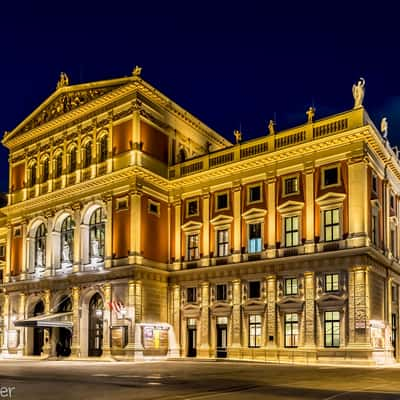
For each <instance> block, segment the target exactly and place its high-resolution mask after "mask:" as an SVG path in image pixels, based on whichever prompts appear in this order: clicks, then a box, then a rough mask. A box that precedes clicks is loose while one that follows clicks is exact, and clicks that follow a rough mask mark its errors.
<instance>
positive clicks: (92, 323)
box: [88, 293, 104, 357]
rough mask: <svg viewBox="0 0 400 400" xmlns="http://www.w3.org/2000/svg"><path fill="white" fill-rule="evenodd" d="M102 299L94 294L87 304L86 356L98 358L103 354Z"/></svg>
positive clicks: (97, 294)
mask: <svg viewBox="0 0 400 400" xmlns="http://www.w3.org/2000/svg"><path fill="white" fill-rule="evenodd" d="M103 308H104V304H103V299H102V298H101V296H100V295H99V293H96V294H94V295H93V296H92V298H91V299H90V302H89V335H88V340H89V342H88V355H89V356H94V357H100V356H101V354H102V353H103Z"/></svg>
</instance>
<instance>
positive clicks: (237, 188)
mask: <svg viewBox="0 0 400 400" xmlns="http://www.w3.org/2000/svg"><path fill="white" fill-rule="evenodd" d="M232 190H233V255H232V261H233V262H240V260H241V242H242V240H241V239H242V238H241V236H242V218H241V195H242V187H241V185H240V183H236V184H235V185H234V186H233V189H232Z"/></svg>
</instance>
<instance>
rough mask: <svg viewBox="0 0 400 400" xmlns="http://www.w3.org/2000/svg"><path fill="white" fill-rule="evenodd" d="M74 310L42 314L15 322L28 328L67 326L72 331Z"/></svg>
mask: <svg viewBox="0 0 400 400" xmlns="http://www.w3.org/2000/svg"><path fill="white" fill-rule="evenodd" d="M71 318H72V312H65V313H54V314H42V315H36V316H35V317H31V318H27V319H20V320H18V321H15V322H14V326H16V327H27V328H66V329H69V330H71V331H72V321H71Z"/></svg>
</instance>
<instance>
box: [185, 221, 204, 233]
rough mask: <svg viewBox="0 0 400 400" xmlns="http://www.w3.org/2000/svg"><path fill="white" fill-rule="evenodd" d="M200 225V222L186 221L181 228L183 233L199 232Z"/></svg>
mask: <svg viewBox="0 0 400 400" xmlns="http://www.w3.org/2000/svg"><path fill="white" fill-rule="evenodd" d="M202 225H203V224H202V223H201V222H197V221H188V222H186V224H184V225H182V227H181V228H182V231H183V232H191V231H199V230H200V228H201V227H202Z"/></svg>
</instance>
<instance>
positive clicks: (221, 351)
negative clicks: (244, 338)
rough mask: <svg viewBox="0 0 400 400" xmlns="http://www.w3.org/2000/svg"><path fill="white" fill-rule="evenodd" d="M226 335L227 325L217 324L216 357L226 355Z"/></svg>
mask: <svg viewBox="0 0 400 400" xmlns="http://www.w3.org/2000/svg"><path fill="white" fill-rule="evenodd" d="M227 337H228V328H227V325H221V324H217V357H219V358H225V357H226V355H227V352H226V347H227Z"/></svg>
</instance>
